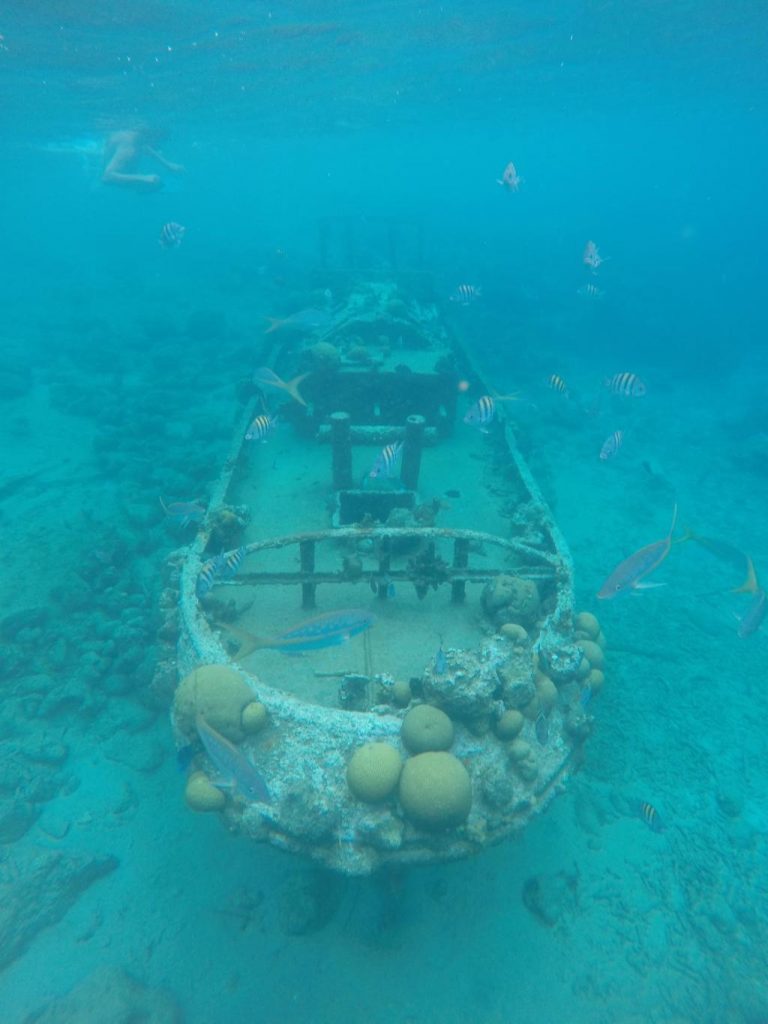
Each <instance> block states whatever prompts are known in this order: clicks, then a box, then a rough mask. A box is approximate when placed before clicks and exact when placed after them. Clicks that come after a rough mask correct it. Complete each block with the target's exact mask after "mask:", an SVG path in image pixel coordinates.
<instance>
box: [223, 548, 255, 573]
mask: <svg viewBox="0 0 768 1024" xmlns="http://www.w3.org/2000/svg"><path fill="white" fill-rule="evenodd" d="M247 554H248V548H246V547H243V546H241V547H239V548H233V549H232V550H231V551H225V552H224V553H223V554H222V555H221V558H222V565H221V569H220V570H219V575H220V576H221V577H222V579H227V580H230V579H232V577H233V576H234V575H235V574H236V573H237V570H238V569H239V568H240V566H241V565H242V564H243V559H244V558H245V556H246V555H247Z"/></svg>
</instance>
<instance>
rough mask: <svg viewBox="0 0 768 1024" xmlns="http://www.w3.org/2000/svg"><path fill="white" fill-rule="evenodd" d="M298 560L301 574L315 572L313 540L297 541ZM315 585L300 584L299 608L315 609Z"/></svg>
mask: <svg viewBox="0 0 768 1024" xmlns="http://www.w3.org/2000/svg"><path fill="white" fill-rule="evenodd" d="M299 558H300V561H301V571H302V573H309V574H310V575H311V574H312V573H314V571H315V542H314V541H313V540H302V541H299ZM316 586H317V584H315V583H308V582H306V581H305V582H304V583H302V584H301V607H302V608H314V607H315V589H316Z"/></svg>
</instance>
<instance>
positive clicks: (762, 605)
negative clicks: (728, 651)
mask: <svg viewBox="0 0 768 1024" xmlns="http://www.w3.org/2000/svg"><path fill="white" fill-rule="evenodd" d="M747 563H748V569H747V579H746V581H745V583H743V584H742V586H740V587H738V588H737V590H736V592H737V593H745V594H752V595H753V597H752V600H751V602H750V604H749V608H747V610H746V612H745V613H744V614H743V615H742V617H741V618H740V619H739V628H738V630H737V631H736V632H737V634H738V636H739V638H740V639H741V640H744V639H745V638H746V637H748V636H750V635H751V634H752V633H755V632H756V631H757V630H758V629H759V628H760V626H761V624H762V621H763V619H764V618H765V611H766V602H765V591H764V590H763V588H762V587H761V586H760V584H759V583H758V581H757V573H756V572H755V567H754V565H753V564H752V559H751V558H749V557H748V558H747Z"/></svg>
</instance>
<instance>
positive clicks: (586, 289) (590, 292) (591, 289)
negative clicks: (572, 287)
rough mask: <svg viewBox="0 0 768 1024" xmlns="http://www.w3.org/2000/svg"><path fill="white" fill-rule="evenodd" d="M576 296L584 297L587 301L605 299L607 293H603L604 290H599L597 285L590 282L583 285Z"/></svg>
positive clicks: (577, 290)
mask: <svg viewBox="0 0 768 1024" xmlns="http://www.w3.org/2000/svg"><path fill="white" fill-rule="evenodd" d="M576 294H577V295H583V296H584V297H586V298H587V299H602V298H604V297H605V292H604V291H603V289H602V288H598V287H597V285H596V284H593V283H592V282H591V281H588V282H587V283H586V284H583V285H582V286H581V288H577V289H576Z"/></svg>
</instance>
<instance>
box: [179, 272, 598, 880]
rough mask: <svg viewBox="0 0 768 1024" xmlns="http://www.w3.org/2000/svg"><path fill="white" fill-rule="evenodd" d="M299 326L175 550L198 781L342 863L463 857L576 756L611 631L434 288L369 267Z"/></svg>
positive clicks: (556, 781) (203, 800)
mask: <svg viewBox="0 0 768 1024" xmlns="http://www.w3.org/2000/svg"><path fill="white" fill-rule="evenodd" d="M318 320H322V318H318ZM291 326H293V325H291V324H290V323H289V322H285V323H284V324H283V325H281V326H280V327H279V328H278V329H277V330H275V331H274V333H273V334H268V335H267V336H266V337H265V341H267V342H268V343H269V344H268V345H267V346H265V349H264V351H263V353H262V359H261V362H262V363H263V365H262V366H260V367H259V369H258V370H257V371H256V374H255V378H254V379H255V381H256V384H257V385H258V388H257V389H254V392H252V394H251V398H250V400H249V402H248V408H247V409H246V410H244V414H243V418H242V422H240V423H239V424H238V426H237V431H236V439H235V444H234V447H233V449H232V452H231V456H230V458H229V459H228V461H227V464H226V467H225V471H224V472H223V474H222V476H221V478H220V479H219V481H218V482H217V484H216V486H215V489H214V493H213V494H212V497H211V502H210V506H209V509H208V513H207V517H206V520H205V522H204V523H203V524H202V528H201V530H200V532H199V533H198V535H197V537H196V539H195V540H194V542H193V543H192V544H191V546H190V547H189V548H188V549H185V551H184V555H183V560H182V564H181V572H180V578H179V588H180V594H179V607H180V619H181V624H180V640H179V645H178V655H177V656H178V670H179V671H178V675H179V680H180V681H179V684H178V687H177V688H176V691H175V695H174V701H173V711H172V716H173V725H174V730H175V733H176V739H177V743H178V745H179V747H182V746H186V747H188V748H191V750H192V751H193V752H194V757H193V761H192V764H191V766H190V774H189V777H188V780H187V787H186V799H187V803H188V804H189V806H190V807H192V808H193V809H195V810H199V811H217V812H219V813H220V814H221V815H222V817H223V818H224V820H225V822H226V825H227V827H228V828H229V829H230V830H232V831H235V832H238V833H240V834H241V835H244V836H248V837H250V838H252V839H254V840H256V841H259V842H269V843H272V844H274V845H275V846H278V847H281V848H284V849H286V850H291V851H295V852H297V853H301V854H304V855H306V856H308V857H310V858H312V859H313V860H315V861H318V862H320V863H322V864H323V865H325V866H327V867H329V868H333V869H335V870H337V871H340V872H343V873H346V874H355V875H359V874H367V873H370V872H372V871H375V870H377V869H378V868H380V867H383V866H386V865H392V864H405V863H417V862H420V863H426V862H433V861H441V860H449V859H456V858H460V857H467V856H469V855H470V854H473V853H476V852H478V851H480V850H481V849H483V848H484V847H485V846H487V845H489V844H491V843H495V842H498V841H499V840H500V839H502V838H503V837H505V836H507V835H509V834H511V833H514V832H517V831H519V830H521V829H522V828H524V827H525V825H526V823H527V822H528V821H529V820H530V819H531V817H532V816H533V815H535V814H537V813H539V812H540V811H541V810H542V809H543V808H544V807H545V806H546V804H547V803H548V801H549V800H550V799H551V798H552V797H553V796H554V795H555V794H556V793H557V792H558V790H559V789H560V788H561V787H562V786H563V784H564V782H565V780H566V779H567V777H568V775H569V773H570V772H571V771H572V770H573V768H574V766H575V764H577V763H578V756H579V751H580V748H581V746H582V744H583V742H584V740H585V739H586V737H587V736H588V735H589V732H590V730H591V726H592V718H591V716H590V713H589V712H590V707H589V706H588V702H589V699H590V697H591V696H592V695H593V694H596V693H597V692H598V691H599V689H600V687H601V685H602V682H603V674H602V671H601V670H602V667H603V653H602V647H603V637H602V634H601V633H600V628H599V625H598V623H597V621H596V620H595V618H594V616H592V615H589V614H586V613H583V614H581V615H575V614H574V610H573V591H572V563H571V559H570V556H569V553H568V550H567V547H566V545H565V543H564V540H563V538H562V536H561V535H560V532H559V530H558V528H557V526H556V524H555V523H554V522H553V520H552V516H551V514H550V512H549V510H548V509H547V507H546V505H545V503H544V501H543V499H542V497H541V495H540V493H539V491H538V489H537V487H536V484H535V482H534V480H533V479H532V477H531V474H530V472H529V470H528V468H527V467H526V465H525V463H524V461H523V459H522V457H521V456H520V454H519V452H518V449H517V446H516V444H515V439H514V435H513V433H512V429H511V424H510V422H509V420H508V419H507V418H506V416H505V410H504V409H503V408H502V406H501V403H499V402H495V403H494V402H492V403H491V406H490V411H491V416H490V417H489V416H488V415H487V413H488V408H487V396H488V394H489V392H488V388H487V386H486V385H484V384H483V382H482V380H481V378H480V376H479V374H478V372H477V371H476V369H475V368H474V367H473V366H471V365H470V363H469V362H468V359H467V356H466V354H465V353H464V352H463V351H462V350H461V349H460V347H459V346H458V345H457V342H456V340H455V338H454V337H453V336H452V335H451V334H450V333H449V331H448V330H447V328H446V326H445V324H444V323H442V322H441V320H440V317H439V315H438V312H437V310H436V308H435V307H434V306H433V305H431V304H429V303H426V302H423V301H419V300H417V299H414V298H411V297H409V295H408V294H407V293H406V292H405V291H404V290H401V289H400V288H398V286H397V285H395V284H394V283H393V282H391V281H374V282H366V283H364V284H356V285H355V286H354V287H353V289H352V290H351V291H350V293H349V294H348V296H347V299H346V301H345V303H344V305H343V306H342V307H341V308H337V309H336V310H335V311H334V314H333V316H332V317H330V318H328V322H327V323H325V324H323V326H322V330H321V331H318V330H317V329H313V330H307V329H304V328H306V326H307V325H305V324H302V325H301V326H302V330H291V329H290V328H291ZM311 326H312V327H313V328H314V327H315V326H316V325H314V324H313V325H311ZM273 339H274V340H273ZM304 375H306V376H304ZM460 382H461V384H460ZM464 390H466V391H467V392H468V393H467V396H466V405H465V404H464V402H465V400H464V398H463V397H462V392H463V391H464ZM483 396H485V397H483ZM460 397H462V407H461V409H458V408H457V402H458V399H459V398H460ZM479 399H482V400H483V401H484V402H485V407H484V406H483V405H482V402H481V404H480V405H478V400H479ZM467 409H468V410H469V412H467ZM473 409H474V411H473ZM465 413H467V414H466V415H465ZM479 414H481V415H479ZM457 417H459V418H460V421H459V422H458V423H456V422H455V420H456V419H457ZM461 417H463V419H464V421H463V422H461Z"/></svg>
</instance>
